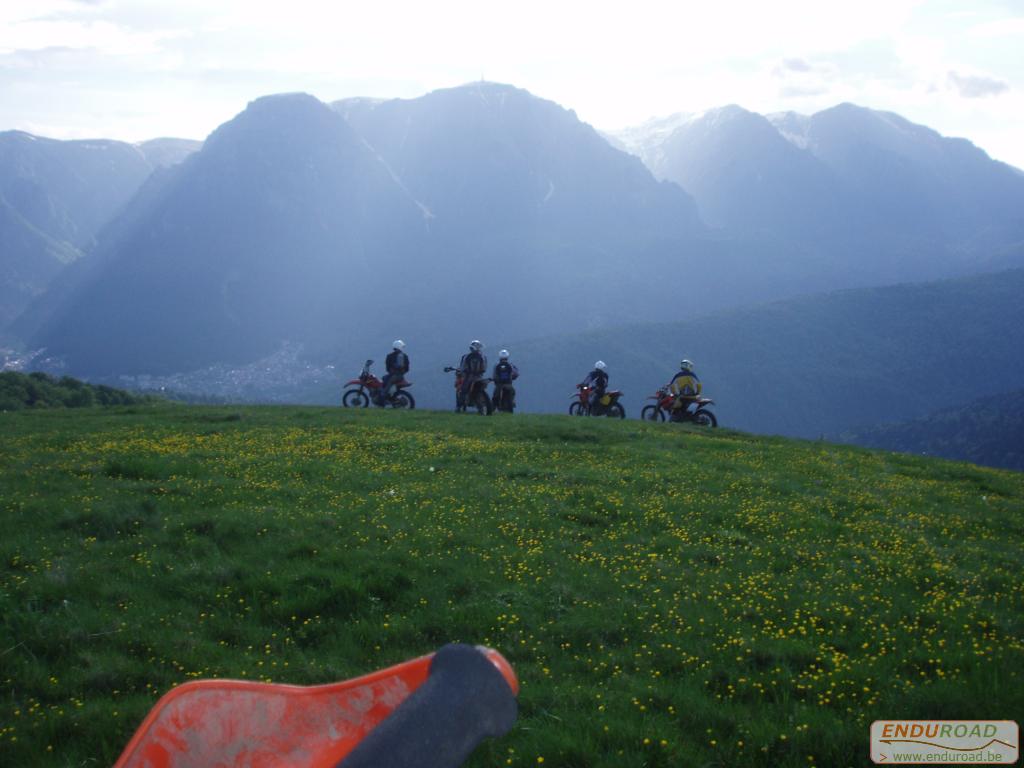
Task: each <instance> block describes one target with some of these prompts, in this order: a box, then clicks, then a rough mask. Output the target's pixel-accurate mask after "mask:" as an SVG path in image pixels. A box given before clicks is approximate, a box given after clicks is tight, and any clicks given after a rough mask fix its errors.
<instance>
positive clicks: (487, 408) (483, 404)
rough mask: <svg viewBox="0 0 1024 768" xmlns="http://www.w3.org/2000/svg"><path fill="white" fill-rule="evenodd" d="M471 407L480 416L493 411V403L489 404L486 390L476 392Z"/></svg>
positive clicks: (487, 414) (489, 399)
mask: <svg viewBox="0 0 1024 768" xmlns="http://www.w3.org/2000/svg"><path fill="white" fill-rule="evenodd" d="M473 407H474V408H476V412H477V413H478V414H479V415H481V416H490V415H491V413H493V412H494V405H492V404H491V398H489V397H488V396H487V393H486V392H477V393H476V397H474V398H473Z"/></svg>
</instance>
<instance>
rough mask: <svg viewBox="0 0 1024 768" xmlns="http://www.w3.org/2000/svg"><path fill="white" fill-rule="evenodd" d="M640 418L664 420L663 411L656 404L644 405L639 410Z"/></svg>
mask: <svg viewBox="0 0 1024 768" xmlns="http://www.w3.org/2000/svg"><path fill="white" fill-rule="evenodd" d="M640 418H641V419H643V420H644V421H664V420H665V412H664V411H663V410H661V408H660V407H658V406H657V405H645V406H644V408H643V410H642V411H640Z"/></svg>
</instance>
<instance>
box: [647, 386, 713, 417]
mask: <svg viewBox="0 0 1024 768" xmlns="http://www.w3.org/2000/svg"><path fill="white" fill-rule="evenodd" d="M647 399H648V400H653V401H654V403H653V404H651V405H645V406H644V407H643V410H642V411H640V418H641V419H643V420H644V421H665V420H666V419H668V420H669V421H677V422H681V421H692V422H693V423H694V424H696V425H698V426H701V427H717V426H718V419H717V418H715V414H714V413H712V412H711V411H710V410H708V408H707V406H709V405H714V404H715V401H714V400H712V399H711V398H710V397H694V398H692V399H691V400H690V402H688V403H686V404H685V406H683V407H680V408H675V409H673V407H672V406H673V405H674V404H675V402H676V396H675V395H673V394H672V392H670V391H669V388H668V387H667V386H664V387H662V388H661V389H659V390H658V391H657V392H655V393H654V394H653V395H651V396H650V397H648V398H647ZM691 405H696V406H697V407H696V408H694V409H693V410H692V411H691V410H690V406H691Z"/></svg>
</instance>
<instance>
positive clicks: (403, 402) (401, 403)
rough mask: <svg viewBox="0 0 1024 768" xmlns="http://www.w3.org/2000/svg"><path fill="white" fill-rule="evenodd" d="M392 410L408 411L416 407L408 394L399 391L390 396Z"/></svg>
mask: <svg viewBox="0 0 1024 768" xmlns="http://www.w3.org/2000/svg"><path fill="white" fill-rule="evenodd" d="M390 405H391V407H392V408H408V409H409V410H410V411H411V410H413V409H414V408H415V407H416V401H415V400H414V399H413V396H412V394H411V393H409V392H405V391H400V392H396V393H395V394H394V395H392V396H391V403H390Z"/></svg>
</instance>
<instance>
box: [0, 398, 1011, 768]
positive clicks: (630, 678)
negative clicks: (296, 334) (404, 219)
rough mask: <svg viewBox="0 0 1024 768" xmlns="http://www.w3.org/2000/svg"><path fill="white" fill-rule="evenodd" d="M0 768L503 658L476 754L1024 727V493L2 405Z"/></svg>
mask: <svg viewBox="0 0 1024 768" xmlns="http://www.w3.org/2000/svg"><path fill="white" fill-rule="evenodd" d="M0 523H2V529H0V530H2V533H0V617H2V618H0V683H2V686H0V765H5V766H29V765H31V766H35V765H40V766H44V765H46V766H94V765H110V764H112V763H113V762H114V760H115V759H116V758H117V756H118V754H119V753H120V750H121V749H122V748H123V746H124V745H125V744H126V743H127V741H128V739H129V737H130V736H131V734H132V733H133V731H134V729H135V727H136V726H137V725H138V723H139V722H140V721H141V719H142V717H143V716H144V714H145V713H146V712H147V711H148V710H149V708H150V707H151V706H152V705H153V704H154V703H155V701H156V700H157V698H158V697H159V696H160V695H161V694H162V693H164V692H166V691H167V690H169V689H170V688H171V687H172V686H174V685H176V684H178V683H181V682H183V681H187V680H189V679H192V678H197V677H232V678H245V679H259V680H266V681H275V682H289V683H298V684H314V683H325V682H332V681H335V680H340V679H346V678H350V677H353V676H357V675H360V674H364V673H366V672H369V671H372V670H375V669H378V668H381V667H384V666H387V665H389V664H392V663H396V662H398V661H402V660H404V659H407V658H410V657H413V656H418V655H421V654H423V653H427V652H430V651H432V650H434V649H436V648H437V647H439V646H440V645H442V644H444V643H445V642H448V641H455V640H460V641H464V642H469V643H486V644H489V645H492V646H494V647H496V648H498V649H499V650H500V651H502V652H503V653H504V654H505V655H506V657H507V658H508V659H509V660H510V661H511V662H512V664H513V666H514V667H515V669H516V671H517V673H518V675H519V677H520V681H521V683H522V691H521V695H520V718H519V721H518V723H517V724H516V726H515V728H514V729H513V731H512V733H511V734H509V735H508V736H507V737H505V738H503V739H500V740H497V741H494V742H489V743H487V744H486V745H484V746H483V747H482V748H481V749H480V750H478V751H477V753H476V754H475V756H474V758H473V759H472V761H471V763H470V765H472V766H496V765H513V766H536V765H538V764H540V763H543V765H545V766H602V767H608V768H610V767H611V766H615V767H616V768H620V767H621V768H632V767H636V768H639V766H737V765H751V766H809V765H820V766H845V765H850V766H862V765H865V764H869V758H868V727H869V725H870V723H871V722H872V721H873V720H875V719H880V718H965V719H966V718H970V719H977V718H997V719H1014V718H1016V719H1017V720H1018V721H1020V720H1021V719H1022V718H1024V576H1022V571H1024V474H1021V473H1014V472H1008V471H999V470H994V469H985V468H980V467H975V466H972V465H968V464H959V463H953V462H945V461H939V460H931V459H924V458H917V457H908V456H901V455H896V454H886V453H881V452H872V451H867V450H862V449H857V448H850V447H840V446H835V445H831V444H827V443H815V442H799V441H790V440H784V439H775V438H763V437H755V436H751V435H746V434H741V433H736V432H730V431H728V430H720V431H717V432H715V433H706V432H699V431H696V430H694V429H692V428H689V427H683V428H680V427H677V425H664V424H647V423H642V422H638V421H624V422H612V421H610V420H597V419H580V418H576V419H574V418H571V417H559V416H520V415H516V416H513V417H508V416H503V415H496V416H494V417H492V418H489V419H486V418H479V417H476V416H458V415H454V414H441V413H429V412H412V413H384V412H379V411H370V412H355V411H350V410H343V409H327V408H323V409H320V408H308V407H244V408H228V407H187V406H176V405H169V404H158V405H141V406H131V407H120V408H113V409H92V408H91V409H83V410H80V411H65V410H54V411H22V412H15V413H0Z"/></svg>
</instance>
